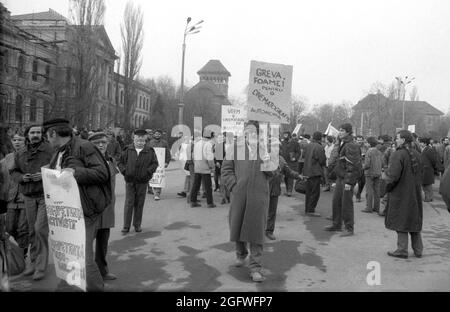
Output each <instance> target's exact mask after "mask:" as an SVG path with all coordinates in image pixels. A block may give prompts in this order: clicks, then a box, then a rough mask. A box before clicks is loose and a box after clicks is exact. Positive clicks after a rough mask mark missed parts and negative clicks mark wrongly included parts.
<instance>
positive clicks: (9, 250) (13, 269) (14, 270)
mask: <svg viewBox="0 0 450 312" xmlns="http://www.w3.org/2000/svg"><path fill="white" fill-rule="evenodd" d="M6 259H7V263H8V275H9V276H15V275H19V274H21V273H22V272H23V271H24V270H25V259H24V257H23V249H22V248H20V247H19V246H17V244H16V243H15V242H13V241H12V240H11V239H8V240H6Z"/></svg>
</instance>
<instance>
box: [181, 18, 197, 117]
mask: <svg viewBox="0 0 450 312" xmlns="http://www.w3.org/2000/svg"><path fill="white" fill-rule="evenodd" d="M191 20H192V19H191V18H190V17H188V18H187V20H186V28H185V29H184V36H183V53H182V58H181V90H180V104H178V124H179V125H182V124H183V115H184V57H185V55H186V36H187V35H192V34H197V33H199V32H200V28H202V27H201V26H198V25H200V24H201V23H203V20H201V21H200V22H198V23H196V24H195V25H194V26H191V27H189V23H190V22H191Z"/></svg>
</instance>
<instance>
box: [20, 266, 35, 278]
mask: <svg viewBox="0 0 450 312" xmlns="http://www.w3.org/2000/svg"><path fill="white" fill-rule="evenodd" d="M33 274H34V265H29V266H28V267H27V268H26V270H25V271H23V275H24V276H30V275H33Z"/></svg>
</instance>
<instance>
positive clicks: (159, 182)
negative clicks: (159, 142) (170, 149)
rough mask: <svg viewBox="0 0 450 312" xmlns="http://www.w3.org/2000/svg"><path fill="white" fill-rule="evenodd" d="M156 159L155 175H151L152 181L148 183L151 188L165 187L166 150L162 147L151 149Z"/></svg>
mask: <svg viewBox="0 0 450 312" xmlns="http://www.w3.org/2000/svg"><path fill="white" fill-rule="evenodd" d="M153 149H154V150H155V153H156V157H158V164H159V165H158V168H157V169H156V171H155V173H153V177H152V179H151V180H150V181H149V182H148V185H150V186H151V187H161V188H164V187H166V169H165V159H166V149H165V148H164V147H154V148H153Z"/></svg>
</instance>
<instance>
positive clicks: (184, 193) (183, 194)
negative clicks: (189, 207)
mask: <svg viewBox="0 0 450 312" xmlns="http://www.w3.org/2000/svg"><path fill="white" fill-rule="evenodd" d="M177 195H178V196H180V197H186V196H187V194H186V192H180V193H177Z"/></svg>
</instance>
